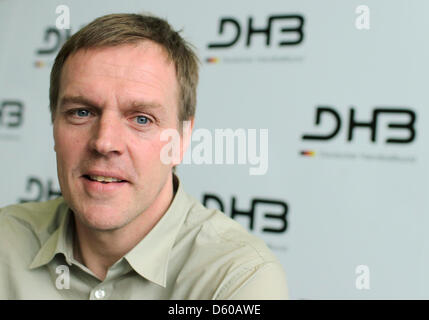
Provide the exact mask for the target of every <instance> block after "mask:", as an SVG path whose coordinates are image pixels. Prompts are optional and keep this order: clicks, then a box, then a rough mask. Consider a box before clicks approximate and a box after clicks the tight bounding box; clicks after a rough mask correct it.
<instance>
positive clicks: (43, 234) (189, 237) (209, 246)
mask: <svg viewBox="0 0 429 320" xmlns="http://www.w3.org/2000/svg"><path fill="white" fill-rule="evenodd" d="M73 234H74V220H73V213H72V212H71V210H70V209H69V207H68V206H67V204H66V203H65V202H64V199H63V198H62V197H60V198H57V199H55V200H51V201H47V202H39V203H25V204H18V205H12V206H8V207H5V208H3V209H0V299H287V288H286V280H285V273H284V270H283V268H282V266H281V264H280V263H279V261H278V260H277V258H276V257H275V256H274V255H273V253H272V252H271V251H270V250H269V249H268V248H267V247H266V245H265V244H264V242H263V241H262V240H260V239H258V238H257V237H255V236H253V235H251V234H250V233H249V232H247V231H246V230H245V229H244V228H243V227H242V226H241V225H240V224H238V223H237V222H235V221H234V220H232V219H231V218H229V217H227V216H226V215H225V214H223V213H222V212H220V211H218V210H211V209H207V208H205V207H204V206H203V205H202V204H201V203H200V202H198V201H197V200H196V199H194V198H193V197H192V196H190V195H188V194H187V193H186V192H185V191H184V190H183V188H182V186H181V183H180V182H179V183H178V188H177V191H176V194H175V196H174V199H173V201H172V203H171V205H170V207H169V209H168V210H167V212H166V213H165V215H164V216H163V217H162V218H161V220H160V221H159V222H158V223H157V224H156V226H155V227H154V228H153V229H152V230H151V231H150V232H149V233H148V234H147V235H146V237H145V238H144V239H143V240H141V241H140V242H139V243H138V244H137V245H136V246H135V247H134V248H133V249H132V250H131V251H130V252H128V253H127V254H126V255H125V256H124V257H122V258H121V259H120V260H119V261H117V262H116V263H115V264H114V265H112V266H111V267H110V268H109V270H108V273H107V276H106V278H105V279H104V280H103V281H100V280H99V279H98V278H97V277H96V276H95V275H94V273H93V272H91V270H89V269H88V268H87V267H85V266H84V265H82V264H81V263H79V262H78V261H76V260H75V259H74V257H73Z"/></svg>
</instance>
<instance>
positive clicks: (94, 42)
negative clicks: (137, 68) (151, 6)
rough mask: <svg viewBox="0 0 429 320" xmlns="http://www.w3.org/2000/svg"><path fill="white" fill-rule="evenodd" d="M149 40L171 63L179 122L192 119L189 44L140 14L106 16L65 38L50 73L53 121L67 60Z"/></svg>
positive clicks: (193, 78)
mask: <svg viewBox="0 0 429 320" xmlns="http://www.w3.org/2000/svg"><path fill="white" fill-rule="evenodd" d="M146 40H150V41H153V42H155V43H157V44H159V45H160V46H161V47H163V48H164V50H165V51H166V53H167V56H168V58H169V59H170V60H171V61H172V62H173V63H174V66H175V68H176V76H177V81H178V84H179V92H180V93H179V114H178V120H179V121H184V120H189V119H191V118H193V117H194V116H195V110H196V104H197V92H196V91H197V85H198V66H199V61H198V57H197V55H196V54H195V52H194V50H193V49H192V48H191V45H190V44H189V43H188V42H186V41H185V40H184V39H183V38H182V37H181V36H180V35H179V33H178V32H177V31H174V30H173V29H172V27H171V26H170V25H169V23H168V22H167V21H166V20H163V19H160V18H157V17H155V16H151V15H143V14H109V15H105V16H102V17H100V18H97V19H95V20H94V21H92V22H91V23H89V24H88V25H87V26H85V27H84V28H82V29H81V30H79V31H78V32H77V33H75V34H74V35H73V36H72V37H71V38H70V39H68V40H67V41H66V42H65V43H64V45H63V46H62V48H61V50H60V51H59V53H58V55H57V57H56V58H55V62H54V65H53V67H52V70H51V79H50V88H49V107H50V110H51V119H52V121H54V119H55V112H56V108H57V103H58V94H59V90H60V80H61V72H62V69H63V66H64V63H65V62H66V60H67V58H68V57H69V56H70V55H71V54H73V53H75V52H76V51H78V50H80V49H89V48H102V47H113V46H119V45H124V44H135V43H138V42H141V41H146Z"/></svg>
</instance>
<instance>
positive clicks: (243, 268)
mask: <svg viewBox="0 0 429 320" xmlns="http://www.w3.org/2000/svg"><path fill="white" fill-rule="evenodd" d="M197 82H198V63H197V58H196V56H195V54H194V53H193V51H192V50H191V49H190V47H189V45H188V44H187V43H186V42H184V40H183V39H182V38H181V37H180V36H179V34H178V33H176V32H175V31H173V30H172V29H171V27H170V26H169V25H168V23H167V22H166V21H164V20H161V19H158V18H156V17H151V16H143V15H134V14H115V15H107V16H104V17H101V18H98V19H96V20H95V21H93V22H92V23H90V24H89V25H88V26H86V27H85V28H83V29H82V30H80V31H79V32H78V33H76V34H75V35H74V36H72V37H71V38H70V39H69V40H68V41H67V42H66V43H65V44H64V46H63V47H62V49H61V50H60V52H59V53H58V56H57V58H56V60H55V63H54V66H53V68H52V72H51V86H50V108H51V115H52V122H53V134H54V141H55V152H56V156H57V170H58V179H59V183H60V187H61V191H62V195H63V197H60V198H58V199H55V200H51V201H47V202H44V203H27V204H21V205H13V206H9V207H6V208H3V209H2V210H1V212H0V279H1V280H0V281H1V283H2V285H1V286H0V298H2V299H33V298H37V299H284V298H286V297H287V290H286V284H285V275H284V271H283V270H282V267H281V265H280V263H279V262H278V260H277V259H276V258H275V256H274V255H273V254H272V253H271V252H270V251H269V250H268V249H267V247H266V246H265V244H264V243H263V242H262V241H261V240H259V239H257V238H255V237H254V236H252V235H250V234H249V233H248V232H246V231H245V230H244V228H242V227H241V226H240V225H239V224H238V223H236V222H234V221H233V220H232V219H230V218H228V217H226V216H225V215H224V214H223V213H221V212H219V211H217V210H209V209H207V208H204V207H203V206H202V205H201V204H200V203H199V202H198V201H196V200H195V199H194V198H192V197H191V196H189V195H188V194H186V193H185V191H184V190H183V187H182V185H181V183H180V182H179V179H178V178H177V176H175V175H174V173H173V168H174V166H175V165H177V164H178V162H180V160H181V159H182V157H183V154H184V153H185V151H186V148H187V145H188V144H189V139H190V130H192V127H193V119H194V114H195V105H196V86H197ZM185 120H187V121H190V124H191V125H190V126H188V127H187V129H186V128H185V129H184V130H187V131H188V132H182V129H181V128H182V125H181V123H182V122H183V121H185ZM171 129H175V130H178V132H180V152H179V153H180V155H179V157H178V159H177V161H176V162H171V163H169V162H168V161H167V162H166V161H164V160H165V159H162V157H161V156H160V155H161V153H162V150H163V148H165V147H166V145H167V143H168V142H167V141H163V140H164V139H161V135H162V133H163V132H165V130H171Z"/></svg>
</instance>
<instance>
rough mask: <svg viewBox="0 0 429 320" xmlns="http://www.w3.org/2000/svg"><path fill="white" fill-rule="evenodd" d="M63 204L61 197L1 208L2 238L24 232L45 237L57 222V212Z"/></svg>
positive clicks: (0, 225) (0, 230) (0, 224)
mask: <svg viewBox="0 0 429 320" xmlns="http://www.w3.org/2000/svg"><path fill="white" fill-rule="evenodd" d="M61 205H64V200H63V198H62V197H59V198H57V199H54V200H50V201H45V202H27V203H20V204H14V205H10V206H7V207H4V208H1V209H0V239H2V240H4V237H6V236H7V237H11V236H13V235H15V236H19V235H22V233H23V232H27V233H32V234H33V235H35V236H37V237H43V235H44V233H49V232H50V231H51V226H52V225H55V224H56V223H55V222H56V218H57V217H56V213H57V211H58V208H59V207H60V206H61Z"/></svg>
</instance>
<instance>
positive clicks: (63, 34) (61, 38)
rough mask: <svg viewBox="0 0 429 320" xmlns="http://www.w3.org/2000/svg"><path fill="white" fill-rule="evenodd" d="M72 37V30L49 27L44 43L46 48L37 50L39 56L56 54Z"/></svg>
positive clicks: (46, 30)
mask: <svg viewBox="0 0 429 320" xmlns="http://www.w3.org/2000/svg"><path fill="white" fill-rule="evenodd" d="M70 37H71V29H61V30H59V29H58V28H56V27H47V28H46V29H45V36H44V38H43V42H44V43H45V46H44V47H43V48H40V49H38V50H37V54H38V55H41V56H44V55H50V54H55V53H56V52H57V51H58V50H59V49H60V48H61V46H62V45H63V44H64V42H66V41H67V40H68V39H69V38H70Z"/></svg>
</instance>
